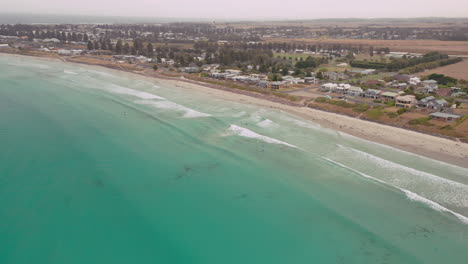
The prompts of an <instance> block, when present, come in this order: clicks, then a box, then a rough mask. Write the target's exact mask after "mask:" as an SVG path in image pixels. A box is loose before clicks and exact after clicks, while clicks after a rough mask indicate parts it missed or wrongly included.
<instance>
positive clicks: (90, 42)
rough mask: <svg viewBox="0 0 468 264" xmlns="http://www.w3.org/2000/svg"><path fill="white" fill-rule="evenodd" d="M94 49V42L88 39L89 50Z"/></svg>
mask: <svg viewBox="0 0 468 264" xmlns="http://www.w3.org/2000/svg"><path fill="white" fill-rule="evenodd" d="M93 49H94V45H93V42H92V41H91V40H88V50H93Z"/></svg>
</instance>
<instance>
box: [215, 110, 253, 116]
mask: <svg viewBox="0 0 468 264" xmlns="http://www.w3.org/2000/svg"><path fill="white" fill-rule="evenodd" d="M228 109H229V108H228ZM221 111H224V108H223V109H221ZM246 114H247V113H246V112H244V111H242V112H239V113H235V114H233V115H232V116H233V117H243V116H245V115H246Z"/></svg>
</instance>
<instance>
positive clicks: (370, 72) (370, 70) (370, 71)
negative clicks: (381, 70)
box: [361, 69, 376, 75]
mask: <svg viewBox="0 0 468 264" xmlns="http://www.w3.org/2000/svg"><path fill="white" fill-rule="evenodd" d="M375 71H376V70H375V69H367V70H362V71H361V74H362V75H369V74H373V73H374V72H375Z"/></svg>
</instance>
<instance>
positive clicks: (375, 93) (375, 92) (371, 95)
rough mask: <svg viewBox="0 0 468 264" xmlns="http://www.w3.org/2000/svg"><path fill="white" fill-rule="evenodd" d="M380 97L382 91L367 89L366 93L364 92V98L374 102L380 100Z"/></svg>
mask: <svg viewBox="0 0 468 264" xmlns="http://www.w3.org/2000/svg"><path fill="white" fill-rule="evenodd" d="M379 95H380V90H376V89H367V90H366V91H364V94H363V96H364V97H366V98H372V99H374V100H375V99H377V98H379Z"/></svg>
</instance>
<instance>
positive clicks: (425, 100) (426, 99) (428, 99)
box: [420, 96, 435, 103]
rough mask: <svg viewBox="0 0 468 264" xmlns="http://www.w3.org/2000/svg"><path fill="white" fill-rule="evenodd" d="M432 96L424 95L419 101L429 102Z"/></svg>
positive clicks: (432, 98)
mask: <svg viewBox="0 0 468 264" xmlns="http://www.w3.org/2000/svg"><path fill="white" fill-rule="evenodd" d="M434 99H435V98H434V96H428V97H425V98H423V99H421V100H420V101H421V102H423V103H426V102H429V101H431V100H434Z"/></svg>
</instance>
